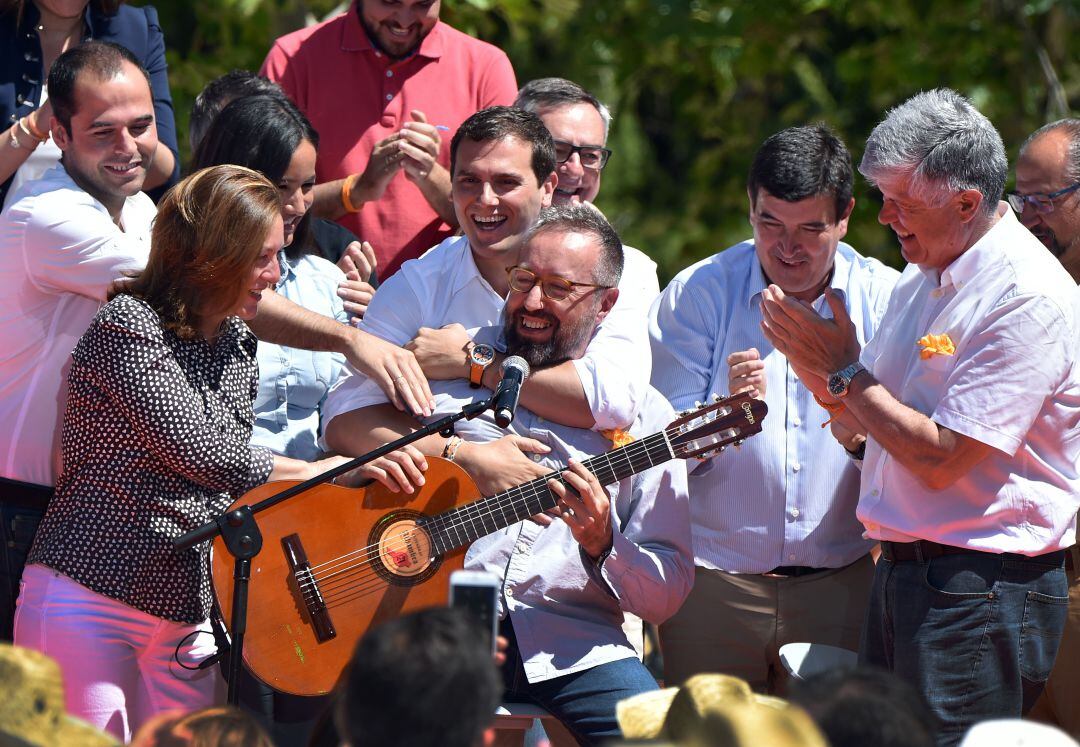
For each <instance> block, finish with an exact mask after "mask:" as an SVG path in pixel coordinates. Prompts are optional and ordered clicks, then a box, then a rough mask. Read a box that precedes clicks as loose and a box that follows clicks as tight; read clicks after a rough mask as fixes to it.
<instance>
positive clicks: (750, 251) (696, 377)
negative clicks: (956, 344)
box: [649, 241, 899, 573]
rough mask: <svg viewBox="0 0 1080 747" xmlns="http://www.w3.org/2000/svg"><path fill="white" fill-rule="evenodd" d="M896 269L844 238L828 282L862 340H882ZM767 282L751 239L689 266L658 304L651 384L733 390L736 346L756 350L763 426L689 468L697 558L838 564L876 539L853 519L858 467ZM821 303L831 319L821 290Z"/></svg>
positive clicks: (678, 405)
mask: <svg viewBox="0 0 1080 747" xmlns="http://www.w3.org/2000/svg"><path fill="white" fill-rule="evenodd" d="M898 277H899V273H897V272H896V271H895V270H893V269H891V268H889V267H886V266H885V265H883V264H882V263H881V262H879V261H877V260H875V259H869V258H866V257H862V256H860V255H859V254H857V253H856V252H855V250H854V249H852V248H851V247H850V246H848V245H847V244H843V243H841V244H840V245H839V247H838V248H837V250H836V258H835V265H834V272H833V276H832V280H831V286H832V287H833V288H834V289H836V290H839V291H841V293H842V295H843V297H844V298H845V300H846V305H847V309H848V313H849V314H850V315H851V320H852V322H853V323H854V325H855V329H856V333H857V334H858V337H859V341H860V342H861V343H863V344H865V342H866V341H867V340H869V339H870V338H871V337H873V335H874V332H875V331H876V329H877V326H878V324H879V323H880V321H881V318H882V316H883V315H884V313H885V307H886V305H887V303H888V300H889V295H890V294H891V292H892V288H893V286H894V285H895V284H896V280H897V278H898ZM766 285H767V283H766V280H765V276H764V274H763V272H762V269H761V264H760V263H759V262H758V260H757V255H756V253H755V252H754V243H753V241H746V242H743V243H741V244H736V245H735V246H733V247H731V248H729V249H727V250H726V251H723V252H720V253H719V254H715V255H713V256H712V257H709V258H708V259H705V260H702V261H701V262H698V263H697V264H695V265H692V266H691V267H688V268H687V269H685V270H683V271H682V272H680V273H679V274H678V275H676V276H675V278H674V279H673V280H672V281H671V283H670V284H669V285H668V287H667V288H666V289H665V290H664V292H663V293H661V294H660V297H659V298H657V300H656V302H655V303H654V304H653V307H652V310H651V312H650V318H649V336H650V339H651V342H652V354H653V371H652V383H653V386H655V387H656V388H657V389H659V390H660V391H661V392H662V393H663V394H664V395H666V396H667V398H668V399H669V400H670V401H671V404H672V405H673V406H674V407H675V409H677V410H682V409H685V408H687V407H691V406H693V404H694V402H695V401H702V402H704V401H706V400H707V399H708V397H709V395H710V394H712V393H714V392H715V393H717V394H721V395H725V394H727V392H728V365H727V357H728V355H729V354H730V353H733V352H736V351H741V350H746V349H748V348H757V349H758V351H759V352H760V353H761V355H762V358H763V359H764V361H765V375H766V394H765V402H766V404H767V405H768V406H769V414H768V416H767V417H766V418H765V421H764V425H763V430H762V432H761V433H760V434H758V435H756V436H753V437H752V438H750V439H748V440H747V441H746V442H745V443H744V444H743V445H742V447H741V449H740V450H739V451H736V450H734V449H728V450H727V451H725V452H723V453H722V454H720V455H719V456H718V457H714V458H713V459H711V460H708V461H706V462H703V463H701V464H700V465H698V466H697V467H696V468H694V469H692V470H691V473H690V478H689V490H690V515H691V521H692V528H693V538H694V560H695V562H696V564H697V565H699V566H703V567H706V568H713V569H719V570H724V571H730V572H733V573H765V572H768V571H770V570H772V569H773V568H776V567H777V566H784V565H788V566H792V565H794V566H809V567H813V568H839V567H842V566H845V565H847V564H849V563H852V562H854V561H855V560H857V559H858V558H859V557H860V556H862V555H863V554H865V553H866V552H867V551H868V550H869V548H870V545H871V543H870V542H869V541H868V540H866V539H864V538H863V536H862V533H863V526H862V524H860V523H859V521H858V520H857V519H856V517H855V506H856V503H857V502H858V497H859V472H858V469H857V468H856V466H855V464H854V463H853V462H852V461H851V459H850V458H849V457H848V456H847V454H846V453H845V452H844V449H843V447H841V446H840V445H839V444H838V443H837V442H836V440H835V439H834V438H833V437H832V434H831V433H830V431H829V429H828V428H824V429H823V428H822V427H821V424H822V423H824V422H825V421H827V420H828V419H829V414H828V413H826V412H825V410H824V409H822V408H821V407H820V406H819V405H818V404H817V403H816V402H815V401H814V398H813V395H812V394H811V393H810V391H809V390H808V389H807V388H806V387H805V386H803V385H802V383H801V382H800V381H799V380H798V377H796V376H795V373H794V372H793V371H792V369H791V366H789V365H788V362H787V359H786V358H785V357H784V356H783V355H781V354H780V353H779V352H777V351H776V350H775V349H774V348H773V347H772V345H771V344H769V342H768V340H766V339H765V335H764V334H763V333H762V331H761V293H762V291H763V290H764V289H765V287H766ZM813 306H814V308H815V309H816V310H817V311H818V313H820V314H822V315H824V316H831V313H830V310H829V307H828V304H827V302H826V301H825V297H824V296H821V297H820V298H818V299H817V300H816V301H815V302H814V304H813Z"/></svg>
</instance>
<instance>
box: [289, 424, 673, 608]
mask: <svg viewBox="0 0 1080 747" xmlns="http://www.w3.org/2000/svg"><path fill="white" fill-rule="evenodd" d="M659 447H663V448H659ZM634 451H639V452H641V453H639V454H632V453H631V452H634ZM656 451H659V452H660V453H659V454H656V455H655V456H659V457H661V458H662V461H667V460H669V459H670V458H671V450H670V448H669V447H668V445H667V443H665V442H663V441H660V440H655V443H652V444H650V443H644V444H643V445H642V446H641V447H639V448H638V449H630V448H626V449H619V450H616V451H612V452H608V453H607V454H605V455H600V456H601V457H604V458H605V459H604V461H606V462H608V464H606V465H600V466H605V467H607V468H608V469H609V470H611V471H612V472H613V473H614V470H613V463H612V461H611V460H612V458H613V457H614V458H616V459H622V460H625V461H626V462H627V463H628V464H629V465H630V466H631V468H632V469H634V470H635V471H641V470H643V469H647V468H649V467H651V466H654V465H655V464H658V463H661V462H657V461H656V459H655V458H654V454H653V452H656ZM642 456H644V457H645V461H642V460H641V457H642ZM635 462H637V463H638V464H636V465H635ZM555 474H558V473H555ZM612 477H613V478H614V477H615V475H614V474H613V475H612ZM541 487H542V488H543V493H548V492H549V491H548V490H547V485H546V480H535V481H532V482H530V483H528V484H526V485H523V486H520V488H522V489H520V490H517V491H515V492H517V493H518V494H519V495H518V497H517V498H515V497H513V496H508V497H510V498H511V500H510V502H509V504H508V503H507V502H506V501H505V500H502V501H497V502H496V503H495V504H494V505H495V506H497V507H498V508H499V509H500V510H503V509H504V508H505V507H506V506H507V505H511V506H513V505H515V504H517V503H519V502H520V503H522V504H523V505H524V506H528V502H529V500H530V499H534V500H535V499H537V498H538V497H540V495H541V492H540V490H538V488H541ZM526 488H527V489H528V490H529V492H530V493H531V495H526V494H525V493H526V491H525V489H526ZM504 498H505V497H504ZM519 499H520V500H519ZM476 503H478V502H475V501H474V502H473V503H470V504H466V506H463V507H459V509H458V510H461V509H465V511H462V513H463V514H468V516H466V517H465V518H464V519H463V520H462V521H460V522H458V523H457V524H456V525H453V524H452V525H449V526H450V527H451V528H455V529H456V527H458V526H464V525H466V524H472V525H473V526H474V527H475V522H476V521H477V519H478V518H479V519H480V520H481V521H483V519H482V517H481V516H480V513H482V507H477V506H476V505H475V504H476ZM478 509H480V510H479V511H478ZM526 510H527V511H530V512H532V513H535V512H534V511H532V509H529V508H527V509H526ZM487 513H488V514H494V510H490V511H488V512H487ZM503 513H504V519H505V511H503ZM515 517H516V514H515ZM482 526H483V528H484V530H485V531H484V532H483V534H487V533H489V532H487V531H486V529H487V526H486V524H482ZM425 528H426V527H425ZM445 528H446V525H444V526H443V530H445ZM443 537H445V538H446V539H452V538H450V537H449V535H448V534H446V533H445V532H444V534H443ZM460 540H461V537H460V534H459V536H458V537H457V541H458V543H459V544H461V543H460ZM442 552H445V549H443V550H442ZM324 565H325V564H324ZM356 571H359V575H360V576H361V577H360V579H355V578H351V577H355V576H356V575H358V574H357V573H356ZM305 576H308V578H309V579H310V580H309V581H307V582H305V583H303V584H302V586H303V588H302V589H301V591H302V593H303V595H304V598H305V601H306V602H310V601H312V599H318V597H319V596H321V597H322V600H323V604H325V605H326V606H327V607H330V606H338V605H339V604H340V603H343V602H347V601H351V600H352V599H353V598H354V597H355V594H356V593H357V592H359V593H360V594H361V595H362V594H363V593H365V592H366V591H369V590H370V588H365V587H364V586H363V585H364V584H368V585H369V587H370V585H371V582H374V584H375V585H376V586H378V585H380V583H379V582H382V583H386V581H385V579H383V578H382V576H381V574H379V572H378V570H377V569H375V568H373V567H372V566H371V565H370V564H368V563H367V562H364V561H362V562H360V563H356V564H353V565H351V566H347V567H344V568H338V569H335V571H334V572H333V573H331V574H329V575H327V574H326V573H325V572H324V573H323V574H322V575H321V576H319V577H314V576H313V574H307V573H305ZM315 584H319V585H320V586H325V588H324V589H320V588H315V589H312V586H313V585H315ZM309 590H311V591H313V594H312V595H309V594H308V591H309Z"/></svg>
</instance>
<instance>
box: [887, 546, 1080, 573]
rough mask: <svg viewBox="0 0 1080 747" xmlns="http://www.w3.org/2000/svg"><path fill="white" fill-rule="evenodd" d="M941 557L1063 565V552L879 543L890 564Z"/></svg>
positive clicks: (1051, 565) (1054, 566) (1052, 565)
mask: <svg viewBox="0 0 1080 747" xmlns="http://www.w3.org/2000/svg"><path fill="white" fill-rule="evenodd" d="M942 555H995V556H997V557H999V558H1002V559H1004V560H1016V561H1019V562H1022V563H1036V564H1038V565H1045V566H1050V567H1053V568H1061V567H1063V566H1064V564H1065V551H1064V550H1054V551H1053V552H1048V553H1043V554H1042V555H1035V556H1033V557H1029V556H1027V555H1020V554H1019V553H1015V552H989V551H986V550H972V549H971V548H970V547H956V546H955V545H942V544H940V543H938V542H931V541H930V540H918V541H916V542H885V541H883V542H882V543H881V557H883V558H885V560H888V561H889V562H890V563H904V562H910V561H915V562H918V563H921V562H923V561H925V560H930V559H931V558H940V557H941V556H942Z"/></svg>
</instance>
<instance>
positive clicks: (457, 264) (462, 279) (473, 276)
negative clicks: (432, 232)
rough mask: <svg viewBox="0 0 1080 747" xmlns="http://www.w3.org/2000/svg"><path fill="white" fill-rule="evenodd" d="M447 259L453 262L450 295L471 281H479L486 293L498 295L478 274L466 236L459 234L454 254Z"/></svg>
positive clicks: (478, 270)
mask: <svg viewBox="0 0 1080 747" xmlns="http://www.w3.org/2000/svg"><path fill="white" fill-rule="evenodd" d="M449 260H450V261H451V262H453V263H454V276H453V277H452V278H451V280H450V282H451V289H452V291H453V293H452V295H457V294H458V293H459V292H461V290H462V289H463V288H464V287H465V286H466V285H468V284H469V283H473V282H476V283H480V284H481V286H482V287H483V288H485V289H486V290H487V291H488V293H493V294H495V295H496V296H497V295H498V293H495V289H494V288H492V287H491V284H490V283H489V282H488V281H487V280H485V279H484V276H483V275H481V274H480V268H479V267H477V266H476V259H475V258H474V257H473V253H472V247H471V246H470V245H469V240H468V239H467V238H466V237H464V236H460V237H459V238H458V242H457V246H455V247H454V254H453V255H452V256H451V257H449ZM504 300H505V299H504Z"/></svg>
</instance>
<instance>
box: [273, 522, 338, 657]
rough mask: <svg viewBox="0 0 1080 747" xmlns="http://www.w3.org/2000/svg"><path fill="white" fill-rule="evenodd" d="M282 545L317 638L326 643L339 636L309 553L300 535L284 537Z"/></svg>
mask: <svg viewBox="0 0 1080 747" xmlns="http://www.w3.org/2000/svg"><path fill="white" fill-rule="evenodd" d="M281 546H282V548H283V549H284V550H285V560H286V561H287V562H288V564H289V571H290V572H291V573H292V577H293V581H294V582H295V583H296V588H297V590H298V591H299V592H300V598H301V599H303V600H304V609H306V610H307V613H308V619H309V620H311V626H312V627H313V628H314V629H315V638H316V639H318V641H319V643H326V642H327V641H329V640H330V639H332V638H336V637H337V630H335V629H334V623H333V621H332V620H331V619H330V611H329V610H328V609H327V608H326V602H325V601H324V600H323V596H322V592H321V591H320V590H319V582H318V579H316V578H315V574H314V573H312V571H311V563H310V562H309V561H308V557H307V553H306V552H304V546H303V544H301V542H300V535H298V534H290V535H289V536H287V537H282V539H281Z"/></svg>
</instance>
